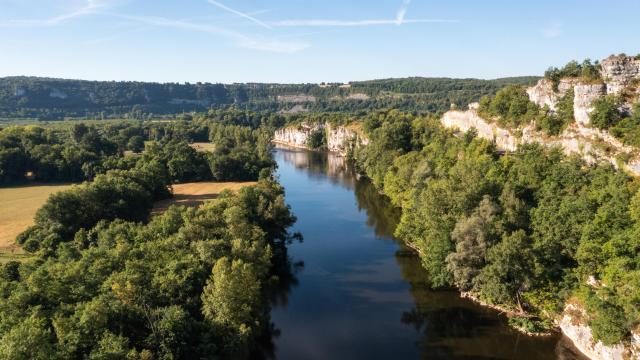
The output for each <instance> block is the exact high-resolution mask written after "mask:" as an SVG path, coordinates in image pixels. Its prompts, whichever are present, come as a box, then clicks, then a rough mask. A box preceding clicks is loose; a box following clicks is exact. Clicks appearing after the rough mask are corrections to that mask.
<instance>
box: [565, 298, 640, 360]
mask: <svg viewBox="0 0 640 360" xmlns="http://www.w3.org/2000/svg"><path fill="white" fill-rule="evenodd" d="M586 318H587V314H586V312H585V311H584V310H583V309H581V308H580V307H578V306H576V305H573V304H569V305H567V306H566V307H565V310H564V313H563V317H562V319H560V320H559V321H558V325H559V326H560V329H561V330H562V333H564V334H565V335H566V336H567V337H568V338H569V339H571V341H573V344H574V345H575V346H576V347H577V348H578V349H579V350H580V351H581V352H582V353H584V354H585V355H587V356H588V357H589V358H591V359H598V360H627V359H638V358H639V357H640V341H639V340H640V338H639V336H638V334H634V336H632V338H631V342H630V343H626V344H615V345H609V346H607V345H604V344H603V343H602V341H598V342H596V341H595V340H594V339H593V335H592V332H591V329H590V328H589V327H588V326H587V325H586V324H584V322H585V321H584V319H586Z"/></svg>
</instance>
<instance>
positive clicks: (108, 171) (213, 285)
mask: <svg viewBox="0 0 640 360" xmlns="http://www.w3.org/2000/svg"><path fill="white" fill-rule="evenodd" d="M0 139H1V140H0V146H1V149H2V150H1V152H0V154H2V156H1V157H0V159H2V162H1V163H0V164H1V165H2V167H1V168H0V169H1V170H0V174H2V179H3V181H4V182H7V183H11V182H21V181H25V180H24V174H23V173H22V171H25V170H28V171H29V172H33V173H34V175H33V176H34V177H35V178H36V179H38V180H40V181H44V182H46V181H61V180H68V181H80V180H85V182H83V183H82V184H80V185H75V186H73V187H71V188H70V189H69V190H65V191H61V192H58V193H55V194H54V195H52V196H51V197H50V198H49V199H48V200H47V201H46V203H45V204H44V205H43V206H42V208H40V209H39V210H38V212H37V214H36V218H35V225H33V226H32V227H30V228H29V229H27V230H26V231H25V232H24V233H22V234H21V235H19V236H18V239H17V242H18V243H19V244H21V245H22V247H23V249H24V250H25V251H27V252H28V253H30V254H31V255H32V257H31V258H30V259H29V260H27V261H9V262H7V263H5V264H3V265H0V302H1V303H2V304H3V306H2V307H0V358H3V359H72V358H77V359H125V358H126V359H190V358H220V357H222V358H247V357H253V356H264V354H265V353H266V354H268V352H269V348H270V347H271V345H270V337H271V336H272V332H273V328H272V326H271V323H270V321H269V303H270V302H269V299H270V298H271V297H273V296H278V295H275V294H276V293H277V292H278V291H282V290H283V289H284V290H286V289H287V286H288V285H287V282H288V281H291V276H292V275H291V272H290V264H289V263H288V261H289V258H288V257H287V251H286V245H287V243H288V242H289V241H290V240H291V236H290V235H289V234H288V232H287V228H288V227H289V226H291V225H292V224H293V222H294V221H295V217H294V216H293V214H292V213H291V212H290V210H289V207H288V206H287V205H286V204H285V202H284V189H283V188H282V187H281V186H280V185H279V184H278V182H277V180H276V179H275V178H274V177H273V175H272V171H273V170H274V167H275V165H274V163H273V160H272V159H271V156H270V149H271V147H270V143H269V136H268V135H265V132H264V131H263V130H254V129H251V128H249V127H243V126H237V125H224V124H221V123H216V122H212V121H209V120H207V119H206V118H205V117H202V118H200V119H199V120H198V121H193V122H190V121H184V122H178V123H149V124H143V125H141V124H139V123H121V122H117V123H108V124H102V123H101V124H98V125H93V124H90V125H86V124H83V123H74V124H61V125H60V126H59V127H57V126H56V127H52V128H49V127H47V128H43V127H37V126H28V127H17V126H12V127H8V128H5V129H2V130H1V132H0ZM196 140H211V142H213V143H214V144H215V148H214V150H213V151H212V152H210V153H201V152H196V151H195V150H194V149H193V148H192V147H190V146H189V143H190V142H192V141H196ZM125 151H126V152H127V153H125ZM204 179H213V180H259V181H258V184H257V185H256V186H253V187H245V188H242V189H240V190H239V191H238V192H237V193H232V192H229V191H227V192H223V194H221V196H220V197H219V198H217V199H215V200H212V201H210V202H208V203H207V204H205V205H203V206H200V207H198V208H185V207H175V206H174V207H170V208H169V209H168V210H167V211H166V212H164V213H163V214H161V215H156V216H150V211H151V207H152V205H153V202H154V201H156V200H159V199H162V198H166V197H170V196H171V185H172V184H174V183H180V182H184V181H194V180H204ZM280 296H282V295H280Z"/></svg>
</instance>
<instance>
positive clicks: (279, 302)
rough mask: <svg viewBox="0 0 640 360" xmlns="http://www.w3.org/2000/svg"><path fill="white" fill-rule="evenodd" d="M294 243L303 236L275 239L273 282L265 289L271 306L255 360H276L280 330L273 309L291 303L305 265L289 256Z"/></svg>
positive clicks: (272, 269) (254, 354)
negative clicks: (273, 319)
mask: <svg viewBox="0 0 640 360" xmlns="http://www.w3.org/2000/svg"><path fill="white" fill-rule="evenodd" d="M294 241H300V242H301V241H302V234H300V233H294V234H287V235H286V236H284V237H282V238H279V239H275V240H273V241H272V243H271V247H272V251H273V256H272V267H271V277H272V278H271V280H270V282H269V285H268V288H267V289H265V296H266V297H267V299H268V300H267V303H268V304H270V306H268V307H267V308H266V309H265V311H264V318H263V324H264V328H263V329H262V333H261V336H260V338H259V339H258V341H257V343H258V347H257V348H256V349H255V350H254V351H253V352H252V355H251V358H253V359H274V358H275V343H274V340H275V339H276V338H278V337H279V336H280V329H278V328H276V326H275V324H274V323H273V322H271V309H272V308H273V307H278V306H286V305H287V304H288V302H289V294H290V293H291V291H292V290H293V289H294V288H295V287H296V286H298V278H297V277H296V274H297V273H298V272H299V271H301V270H302V268H303V267H304V263H303V262H301V261H299V262H293V260H292V258H291V256H289V248H288V245H290V244H291V243H292V242H294Z"/></svg>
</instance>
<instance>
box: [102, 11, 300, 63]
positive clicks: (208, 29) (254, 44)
mask: <svg viewBox="0 0 640 360" xmlns="http://www.w3.org/2000/svg"><path fill="white" fill-rule="evenodd" d="M109 15H111V16H116V17H119V18H122V19H125V20H130V21H136V22H139V23H142V24H147V25H153V26H158V27H167V28H174V29H182V30H191V31H198V32H202V33H207V34H214V35H219V36H223V37H226V38H228V39H230V40H232V41H234V42H235V43H236V44H237V45H238V46H240V47H243V48H247V49H255V50H263V51H269V52H276V53H294V52H298V51H301V50H304V49H306V48H307V47H309V45H308V44H306V43H302V42H291V41H281V40H277V39H271V38H266V37H252V36H248V35H245V34H242V33H239V32H236V31H233V30H229V29H227V28H222V27H217V26H213V25H208V24H199V23H193V22H189V21H184V20H174V19H167V18H163V17H155V16H135V15H124V14H113V13H111V14H109Z"/></svg>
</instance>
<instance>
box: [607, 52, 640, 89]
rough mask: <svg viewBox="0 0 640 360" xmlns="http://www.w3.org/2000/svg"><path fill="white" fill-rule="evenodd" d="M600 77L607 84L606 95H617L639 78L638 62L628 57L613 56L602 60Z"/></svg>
mask: <svg viewBox="0 0 640 360" xmlns="http://www.w3.org/2000/svg"><path fill="white" fill-rule="evenodd" d="M600 65H601V66H602V70H601V75H602V78H603V79H604V80H605V82H606V83H607V93H608V94H617V93H619V92H620V91H622V90H623V89H624V88H625V87H627V86H628V85H629V84H630V83H631V81H632V80H633V79H634V78H639V77H640V60H638V59H635V58H632V57H630V56H624V55H615V56H609V57H608V58H606V59H604V60H602V62H601V63H600Z"/></svg>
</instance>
